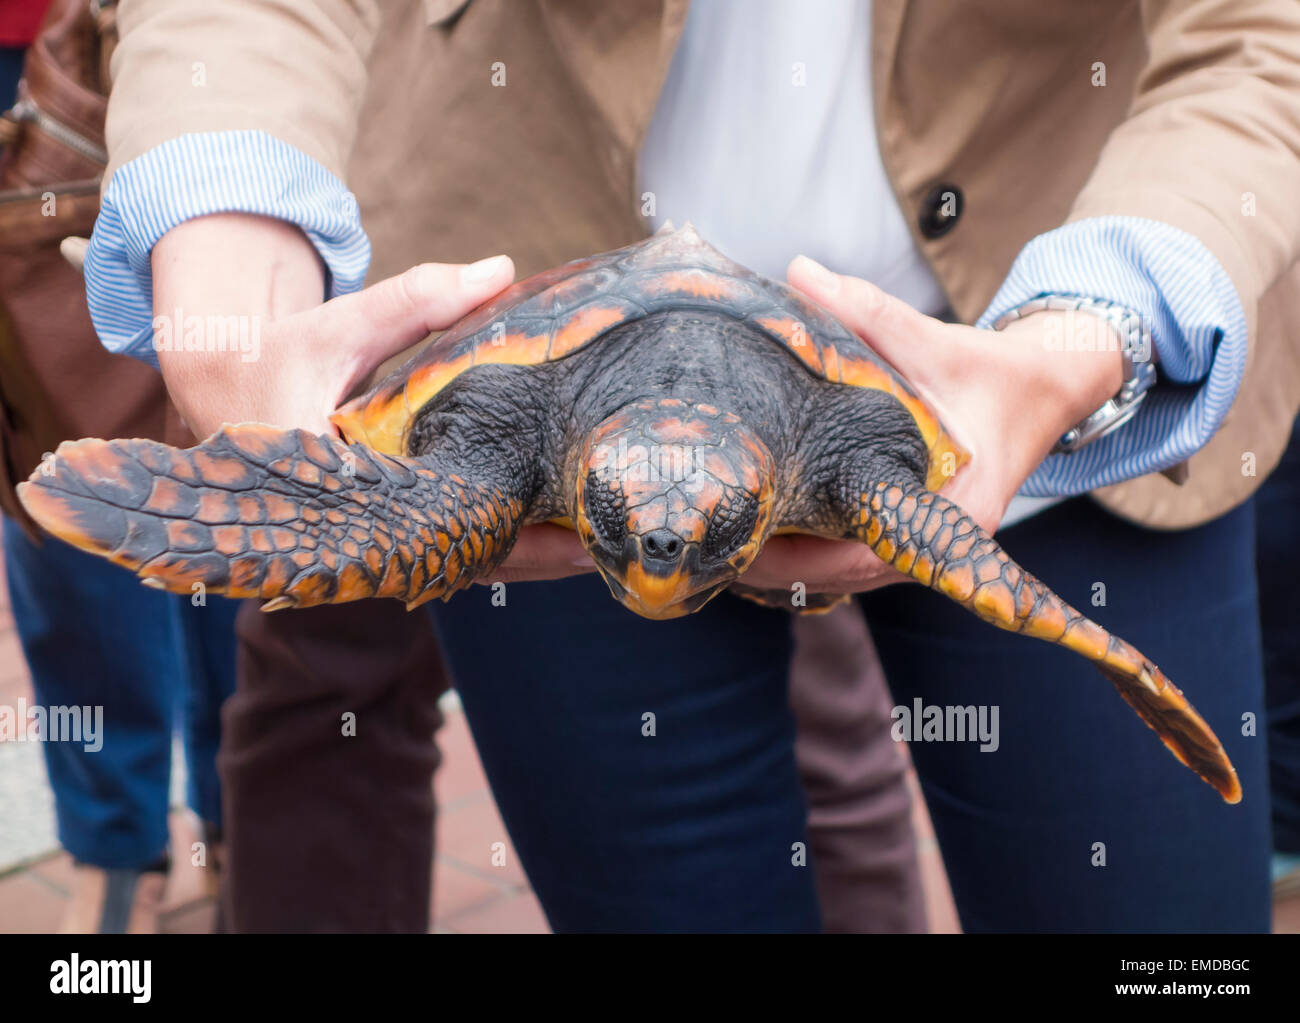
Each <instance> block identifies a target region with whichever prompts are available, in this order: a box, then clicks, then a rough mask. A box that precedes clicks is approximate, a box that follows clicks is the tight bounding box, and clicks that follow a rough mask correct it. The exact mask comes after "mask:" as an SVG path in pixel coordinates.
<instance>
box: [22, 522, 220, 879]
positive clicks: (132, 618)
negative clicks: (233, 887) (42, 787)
mask: <svg viewBox="0 0 1300 1023" xmlns="http://www.w3.org/2000/svg"><path fill="white" fill-rule="evenodd" d="M4 549H5V568H6V570H7V574H8V577H9V592H10V596H11V598H12V602H13V613H14V622H15V624H16V626H17V629H18V635H19V638H20V640H21V641H22V646H23V653H24V654H25V655H26V658H27V663H28V665H29V667H30V668H31V673H32V685H33V688H34V690H35V701H36V703H37V704H38V705H41V706H44V707H50V706H102V707H103V715H102V722H103V724H102V734H101V738H102V741H103V745H102V748H100V749H99V750H98V751H94V752H90V751H87V750H86V749H85V748H84V746H83V744H82V743H73V742H47V743H45V744H44V752H45V762H46V767H47V770H48V771H49V775H50V785H51V787H52V788H53V790H54V805H55V812H56V816H57V818H58V829H59V840H60V842H62V844H63V846H64V848H66V849H67V850H68V851H69V852H70V853H71V854H72V855H73V856H74V857H76V858H77V859H78V860H80V861H82V862H84V863H90V864H94V865H95V866H98V867H105V868H140V867H146V866H149V865H151V864H153V863H155V862H157V861H158V860H159V858H160V857H161V856H162V854H163V852H164V850H165V849H166V847H167V808H168V794H169V779H170V777H171V752H172V735H173V733H174V732H175V731H176V730H177V722H178V721H179V722H181V731H182V734H183V737H184V742H185V749H186V762H187V766H188V772H187V773H188V788H189V792H188V801H189V804H190V806H191V807H193V809H194V811H195V812H196V813H197V814H198V815H199V816H200V817H201V818H202V819H203V820H205V821H208V822H210V823H211V824H214V825H219V824H220V821H221V796H220V789H219V786H218V783H217V775H216V767H215V759H216V753H217V744H218V742H219V740H220V735H221V729H220V708H221V703H222V702H223V701H224V700H225V698H226V697H227V696H228V695H230V693H231V692H232V691H233V690H234V683H235V633H234V620H235V612H236V610H237V609H238V607H239V604H238V602H237V601H231V600H225V599H223V598H221V597H211V596H209V597H207V602H206V606H201V607H196V606H194V605H193V604H192V603H191V599H190V598H189V597H187V596H177V595H173V594H169V593H162V592H159V591H157V590H151V589H147V588H146V587H144V586H141V585H140V583H139V581H138V580H137V579H136V578H135V577H134V576H133V575H132V574H131V573H129V572H127V571H125V570H124V569H121V568H118V567H117V566H115V565H112V564H109V563H108V562H106V561H103V560H102V559H100V558H97V557H92V556H91V555H89V554H84V553H82V552H81V551H79V550H77V549H76V548H74V547H70V546H68V545H67V544H64V543H60V542H58V541H55V540H46V541H45V543H43V544H41V545H39V546H38V545H36V544H34V543H32V542H31V540H29V539H28V538H27V536H26V534H25V533H23V531H22V529H21V528H20V527H19V526H17V525H16V524H15V523H13V522H11V521H9V520H8V519H6V520H5V521H4Z"/></svg>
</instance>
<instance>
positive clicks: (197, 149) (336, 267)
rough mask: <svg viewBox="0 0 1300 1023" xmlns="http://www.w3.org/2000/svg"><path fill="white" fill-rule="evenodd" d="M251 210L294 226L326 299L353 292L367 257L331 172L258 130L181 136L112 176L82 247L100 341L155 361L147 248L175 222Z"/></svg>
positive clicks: (353, 213) (356, 214) (346, 195)
mask: <svg viewBox="0 0 1300 1023" xmlns="http://www.w3.org/2000/svg"><path fill="white" fill-rule="evenodd" d="M210 213H256V214H261V215H263V216H267V217H275V218H277V219H279V220H286V221H289V222H291V223H294V224H297V225H298V226H299V227H301V228H302V229H303V231H304V232H305V233H306V235H307V237H308V238H309V239H310V240H311V243H312V244H313V245H314V246H315V247H316V251H317V252H318V253H320V256H321V259H322V260H324V262H325V266H326V268H327V270H328V272H329V282H328V294H329V296H330V297H333V296H335V295H342V294H345V293H347V292H350V291H356V290H357V289H358V288H360V287H361V284H362V282H363V281H364V280H365V276H366V270H367V268H368V267H369V265H370V241H369V239H368V238H367V237H366V235H365V232H364V231H363V230H362V229H361V211H360V209H359V208H358V206H357V201H356V199H355V198H354V197H353V195H352V193H351V192H349V191H348V189H347V187H346V186H345V185H344V184H343V182H342V181H340V180H339V179H338V178H337V177H335V176H334V175H333V174H331V173H330V172H329V171H327V170H325V168H323V167H322V166H321V165H320V164H319V163H317V162H316V161H315V160H313V159H311V158H310V157H308V156H307V155H305V154H304V153H303V152H301V151H300V150H298V149H295V148H294V147H293V146H291V145H289V144H288V143H286V142H282V141H281V140H280V139H278V138H276V137H274V136H273V135H268V134H267V133H266V132H262V131H227V132H209V133H203V134H194V135H181V136H179V137H177V138H174V139H169V140H168V141H166V142H164V143H162V144H161V145H159V146H156V147H154V148H153V149H151V150H149V151H148V152H147V153H145V154H143V155H142V156H139V157H137V158H136V159H134V160H132V161H131V162H129V163H126V164H123V165H122V166H121V167H119V168H118V169H117V170H116V171H115V172H114V174H113V177H112V180H111V181H110V182H109V185H108V188H107V190H106V191H105V192H104V196H103V201H102V203H101V206H100V213H99V219H98V220H96V221H95V230H94V232H93V234H92V235H91V239H90V248H89V249H88V251H87V252H86V263H85V273H86V299H87V302H88V304H89V306H90V317H91V320H92V321H93V322H94V325H95V330H96V332H97V333H98V334H99V339H100V341H101V342H102V343H103V345H104V347H105V348H107V349H108V350H109V351H111V352H121V353H124V354H126V355H132V356H135V357H136V358H139V359H143V360H144V361H146V362H149V363H151V364H152V365H154V366H157V365H158V355H157V353H156V352H155V351H154V347H153V270H152V267H151V264H150V252H151V251H152V249H153V247H154V245H155V244H157V242H158V239H160V238H161V237H162V236H163V235H164V234H166V233H167V232H168V231H170V230H171V229H172V228H173V227H175V226H176V225H177V224H180V223H183V222H184V221H186V220H192V219H193V218H195V217H201V216H205V215H207V214H210Z"/></svg>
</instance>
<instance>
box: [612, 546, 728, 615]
mask: <svg viewBox="0 0 1300 1023" xmlns="http://www.w3.org/2000/svg"><path fill="white" fill-rule="evenodd" d="M647 547H651V548H653V541H651V543H650V544H649V545H646V544H644V543H643V541H642V539H641V538H639V537H628V539H627V544H626V547H625V549H624V556H623V557H622V558H620V559H619V564H618V565H617V566H613V565H602V564H601V563H600V561H599V560H598V561H597V562H596V566H597V568H598V569H599V570H600V574H601V576H602V577H603V578H604V580H605V583H606V585H607V586H609V591H610V593H612V594H613V595H614V599H615V600H617V601H618V602H619V603H620V604H622V605H623V606H624V607H626V608H628V609H629V610H631V611H635V612H636V613H637V614H639V615H641V617H643V618H653V619H666V618H680V617H682V616H683V615H688V614H691V613H693V612H695V611H698V610H699V609H700V608H702V607H703V606H704V605H705V604H707V603H708V602H709V601H710V600H712V599H713V598H714V597H715V596H717V595H718V594H719V593H721V592H722V591H723V590H724V589H726V588H727V587H728V586H729V585H731V582H732V577H731V575H730V574H728V576H727V577H726V578H723V579H718V578H717V576H716V575H712V578H711V579H710V578H705V579H701V573H700V570H699V551H698V548H697V545H695V544H686V545H685V547H684V549H683V550H681V551H679V552H677V554H676V556H675V557H673V558H671V559H668V558H664V557H662V556H660V557H655V556H654V553H655V552H652V551H651V550H648V549H647Z"/></svg>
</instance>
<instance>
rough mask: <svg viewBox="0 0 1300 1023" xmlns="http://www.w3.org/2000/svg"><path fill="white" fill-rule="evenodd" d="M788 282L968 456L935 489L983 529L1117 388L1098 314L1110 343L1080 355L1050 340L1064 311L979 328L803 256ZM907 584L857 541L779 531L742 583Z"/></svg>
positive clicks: (1114, 348)
mask: <svg viewBox="0 0 1300 1023" xmlns="http://www.w3.org/2000/svg"><path fill="white" fill-rule="evenodd" d="M788 277H789V280H790V283H791V284H792V285H793V286H794V287H796V288H798V289H799V290H800V291H803V292H805V293H806V294H807V295H808V296H809V297H810V298H812V299H813V300H814V301H816V302H818V303H820V304H821V305H823V306H825V307H826V308H827V309H828V310H830V312H832V313H834V314H835V316H837V317H838V318H839V319H840V321H841V322H843V323H844V324H845V325H846V326H848V327H849V328H851V329H852V330H854V331H856V332H857V333H858V335H859V336H860V337H861V338H862V339H863V340H864V341H866V343H867V344H869V345H870V346H871V347H872V348H873V349H875V350H876V351H877V352H879V353H880V355H882V356H883V357H884V358H885V359H886V360H887V361H888V362H889V363H890V364H891V365H892V366H894V368H895V369H897V370H898V371H899V373H901V374H902V375H903V377H904V378H906V379H907V381H908V382H909V383H910V384H911V385H912V387H913V388H914V389H915V390H916V391H917V392H918V393H919V394H920V395H921V397H922V398H923V399H924V400H925V401H926V403H927V404H929V405H930V407H931V408H933V409H934V410H935V411H936V412H937V413H938V414H939V418H940V419H941V420H943V423H944V425H945V427H947V429H948V432H949V433H951V434H952V435H953V437H954V438H955V439H956V440H957V441H958V443H960V444H961V445H962V446H964V447H965V448H966V449H967V450H968V451H970V453H971V460H970V462H969V463H968V464H967V465H966V466H965V467H964V468H963V469H961V470H960V471H959V472H958V473H957V474H956V476H955V477H954V478H953V479H951V480H950V481H949V482H948V483H947V484H946V485H945V486H944V487H943V488H942V492H943V494H944V495H945V496H946V497H948V498H950V499H951V500H953V501H955V502H956V503H957V504H959V505H961V506H962V507H963V508H964V509H965V510H966V511H967V512H968V513H969V514H970V515H971V516H972V517H973V518H974V519H975V520H976V521H977V522H979V524H980V525H981V526H983V527H984V528H985V529H987V530H988V531H989V532H990V533H991V532H993V531H994V530H995V529H996V528H997V525H998V523H999V522H1000V521H1001V519H1002V515H1003V513H1004V512H1005V511H1006V508H1007V504H1008V503H1009V502H1010V501H1011V498H1012V497H1013V496H1015V494H1016V492H1017V491H1018V490H1019V489H1020V487H1021V485H1022V484H1023V483H1024V481H1025V480H1026V479H1027V478H1028V477H1029V474H1030V473H1031V472H1033V471H1034V469H1035V468H1037V466H1038V465H1039V463H1040V462H1041V461H1042V460H1043V458H1044V457H1045V456H1046V455H1047V454H1048V452H1049V451H1050V450H1051V449H1052V447H1053V445H1054V444H1055V443H1056V441H1057V440H1058V439H1059V438H1060V436H1061V435H1062V434H1063V433H1065V431H1066V430H1068V429H1069V428H1070V427H1071V426H1073V425H1074V424H1075V423H1077V422H1079V421H1080V420H1081V419H1083V418H1085V417H1086V416H1088V415H1089V414H1091V413H1092V412H1093V411H1095V410H1096V409H1097V408H1098V407H1099V406H1100V405H1101V404H1102V403H1103V402H1104V401H1105V400H1106V399H1107V398H1110V397H1111V396H1113V395H1114V394H1115V392H1116V391H1118V390H1119V387H1120V384H1121V382H1122V378H1123V360H1122V358H1121V356H1120V353H1119V345H1118V342H1117V339H1116V338H1115V337H1114V335H1113V332H1111V330H1110V328H1109V326H1107V325H1106V324H1105V323H1104V322H1103V321H1102V320H1100V319H1098V318H1090V319H1089V321H1088V324H1089V326H1090V327H1095V329H1096V330H1097V335H1096V336H1098V337H1100V338H1101V339H1103V340H1107V341H1114V342H1115V343H1111V344H1098V345H1097V346H1096V347H1097V348H1098V349H1103V350H1094V351H1075V350H1073V348H1074V346H1065V345H1060V344H1050V343H1049V342H1050V341H1052V340H1053V339H1054V338H1055V339H1056V340H1059V339H1060V338H1063V337H1064V336H1065V334H1064V332H1065V331H1066V330H1068V329H1070V327H1071V326H1072V325H1073V322H1074V321H1072V320H1070V319H1069V314H1066V313H1053V312H1042V313H1035V314H1033V315H1031V316H1027V317H1025V318H1024V319H1021V320H1017V321H1015V322H1014V323H1012V324H1011V325H1010V326H1008V327H1007V328H1006V329H1005V330H1001V331H990V330H977V329H975V328H974V327H967V326H963V325H961V324H950V323H944V322H942V321H940V320H936V319H934V318H933V317H930V316H925V315H924V314H922V313H919V312H917V311H916V310H915V309H913V308H912V307H911V306H909V305H907V304H906V303H905V302H902V301H900V300H899V299H896V298H893V297H892V296H890V295H887V294H886V293H884V292H883V291H881V290H880V289H879V288H877V287H875V286H874V285H872V284H868V283H867V282H866V281H863V280H859V279H858V278H856V277H846V276H842V275H840V274H835V273H832V272H831V271H829V270H827V269H826V268H825V267H823V266H821V265H820V264H818V263H815V262H813V261H812V260H811V259H808V258H807V257H804V256H800V257H798V258H797V259H795V260H794V261H793V262H792V263H791V264H790V269H789V271H788ZM1077 315H1088V314H1077ZM1094 321H1095V322H1094ZM1067 347H1068V348H1070V349H1071V350H1068V351H1067V350H1064V349H1066V348H1067ZM902 578H903V576H902V575H900V574H899V573H898V572H896V571H894V569H892V568H890V567H888V566H886V565H885V564H884V563H883V562H881V561H880V559H879V558H877V557H876V556H875V555H874V554H873V553H872V552H871V551H870V550H869V549H868V548H866V547H865V546H863V545H862V544H859V543H855V542H851V541H838V540H824V539H821V538H818V537H811V536H777V537H773V538H772V539H771V540H770V541H768V544H767V546H766V547H765V548H764V551H763V553H762V554H761V555H760V556H759V558H758V560H757V561H755V562H754V565H753V567H752V568H751V569H750V570H749V571H748V572H746V573H745V580H744V581H745V583H746V584H748V585H750V586H760V587H765V588H774V589H789V588H790V585H791V584H792V583H794V582H801V583H803V584H804V585H805V586H806V587H807V588H808V592H810V593H853V592H858V591H861V590H868V589H874V588H876V587H877V586H883V585H885V584H887V583H891V582H898V581H899V580H901V579H902Z"/></svg>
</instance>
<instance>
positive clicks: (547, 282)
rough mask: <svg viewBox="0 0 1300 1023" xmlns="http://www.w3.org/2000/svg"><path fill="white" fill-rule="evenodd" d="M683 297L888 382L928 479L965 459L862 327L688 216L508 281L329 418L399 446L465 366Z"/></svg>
mask: <svg viewBox="0 0 1300 1023" xmlns="http://www.w3.org/2000/svg"><path fill="white" fill-rule="evenodd" d="M692 308H693V309H707V310H712V311H719V312H724V313H726V314H727V315H729V316H733V317H735V318H736V319H738V320H741V321H744V322H747V323H750V324H753V325H754V326H755V327H757V328H758V329H759V330H761V331H762V332H764V333H765V334H767V336H768V337H770V338H771V339H772V340H773V342H775V343H777V344H780V345H783V346H784V347H785V348H786V349H787V350H788V351H789V352H790V353H791V354H792V355H793V356H795V358H797V359H799V361H800V362H802V363H803V364H804V365H805V366H806V367H807V368H808V369H809V371H811V372H812V373H815V374H816V375H817V376H819V377H822V378H824V379H826V380H830V381H832V382H834V383H840V384H846V385H849V386H852V387H870V388H874V389H876V390H880V391H886V392H888V393H889V394H892V395H893V396H894V397H895V398H897V399H898V400H899V402H901V403H902V405H903V407H904V408H906V409H907V411H908V412H909V413H910V414H911V415H912V418H913V419H914V420H915V421H916V425H917V427H918V428H919V429H920V431H921V436H922V437H923V438H924V440H925V442H926V445H927V446H928V447H929V450H930V467H929V478H928V479H927V486H929V487H930V488H931V489H935V488H937V487H938V486H940V485H941V484H942V483H943V481H944V479H946V478H947V476H949V475H951V474H952V473H953V472H955V471H956V469H957V468H959V467H960V466H961V465H963V464H965V462H966V461H967V460H968V458H969V456H968V455H967V453H966V452H965V450H963V449H962V448H961V446H960V445H958V444H957V443H956V442H955V441H954V440H953V439H952V438H951V437H950V436H949V435H948V433H947V431H946V430H945V429H944V428H943V424H942V423H940V421H939V417H938V416H937V415H936V414H935V413H934V412H933V411H932V410H931V409H930V408H929V407H927V406H926V404H925V403H924V402H923V401H922V400H921V398H920V397H919V396H918V395H917V394H916V392H915V391H913V390H912V388H911V387H910V386H908V384H907V383H906V381H904V380H903V378H902V377H901V376H899V374H898V373H897V372H896V371H895V370H894V368H893V367H892V366H890V365H889V364H888V363H886V362H885V361H884V359H882V358H881V357H880V356H879V355H877V354H876V353H875V352H873V351H872V350H871V349H870V348H869V347H867V345H866V344H865V343H864V342H863V341H862V340H861V338H859V337H858V336H857V335H856V334H854V333H853V332H852V331H851V330H849V329H848V328H847V327H845V326H843V325H842V324H841V323H840V322H839V321H838V320H836V319H835V318H834V317H833V316H831V314H830V313H828V312H826V311H825V310H823V309H821V308H820V307H818V306H817V305H816V304H815V303H813V302H811V301H810V300H809V299H807V298H805V297H804V296H803V295H801V294H800V293H799V292H797V291H795V290H794V289H793V288H790V287H788V286H787V285H785V284H781V283H779V282H777V281H773V280H769V279H767V278H765V277H762V276H760V275H758V274H756V273H754V272H753V271H752V270H748V269H746V268H745V267H743V266H741V265H740V264H738V263H736V262H733V261H732V260H730V259H728V258H727V257H726V256H724V255H723V254H722V253H721V252H719V251H718V250H717V249H715V248H714V247H713V246H711V245H709V244H708V243H707V242H705V241H704V240H703V239H702V238H700V236H699V235H698V234H697V233H696V231H695V229H694V228H693V227H691V226H690V225H689V224H687V225H686V226H685V227H682V228H681V229H679V230H672V229H671V228H665V229H663V230H661V231H659V233H657V234H655V235H654V236H653V237H650V238H647V239H645V240H644V241H641V242H637V243H636V244H635V245H628V246H626V247H624V248H621V249H615V250H614V251H612V252H606V253H602V254H600V255H597V256H591V257H589V258H587V259H579V260H575V261H574V262H572V263H566V264H565V265H563V266H560V267H556V268H555V269H553V270H547V271H545V272H543V273H539V274H535V275H534V276H532V277H529V278H527V279H526V280H523V281H520V282H519V283H518V284H515V285H513V286H512V287H510V288H507V289H506V290H505V291H503V292H502V293H501V294H500V295H499V296H498V297H497V298H496V299H494V300H493V301H491V302H489V303H487V304H485V305H483V306H480V307H479V308H478V309H476V310H475V311H474V312H472V313H470V314H469V315H468V316H467V317H465V318H464V319H463V320H461V321H460V322H459V323H457V324H455V325H454V326H453V327H451V328H450V329H449V330H447V331H445V332H444V333H442V334H441V335H439V336H438V337H437V338H436V339H435V340H434V341H433V342H432V343H430V344H429V345H428V346H426V347H425V348H424V349H423V350H422V351H420V352H419V353H417V354H416V355H415V356H414V357H413V358H412V359H411V360H410V361H409V362H407V363H406V364H405V365H404V366H402V367H400V368H399V369H397V370H395V371H394V372H393V373H391V374H390V375H389V376H388V377H387V378H385V379H384V380H383V381H381V382H380V383H379V384H377V385H376V386H375V387H374V388H372V389H371V390H370V391H369V392H367V393H366V394H363V395H361V396H360V397H358V398H356V399H354V400H352V401H350V402H348V403H347V404H346V405H344V406H342V407H341V408H340V409H339V410H338V411H337V412H335V413H334V415H333V416H332V417H331V419H332V420H333V422H334V423H335V425H337V426H338V427H339V428H340V429H341V430H342V431H343V434H344V436H345V437H346V438H347V439H348V440H349V441H353V442H361V443H365V444H368V445H369V446H370V447H372V448H375V449H377V450H379V451H382V452H384V453H385V454H390V455H397V454H405V453H406V437H407V432H408V430H409V428H410V425H411V423H412V422H413V421H414V419H415V416H416V413H418V412H419V411H420V409H422V408H423V407H424V406H425V405H426V404H427V403H428V402H429V400H430V399H432V398H433V397H434V395H436V394H437V393H438V392H439V391H441V390H442V389H443V388H444V387H446V386H447V384H448V383H450V382H451V381H452V380H454V379H455V378H456V377H457V376H459V375H460V374H461V373H463V372H464V371H465V370H467V369H469V368H470V367H471V366H483V365H489V364H492V363H497V364H509V365H521V366H533V365H538V364H540V363H543V362H551V361H553V360H556V359H563V358H566V357H567V356H570V355H572V354H573V353H574V352H577V351H580V350H582V349H583V348H585V347H586V346H587V345H589V344H591V343H592V342H593V341H595V340H596V339H597V338H599V337H601V336H602V335H603V334H605V333H607V332H608V331H610V330H612V329H613V328H614V327H617V326H620V325H621V324H624V323H630V322H631V321H633V320H637V319H640V318H641V317H644V316H650V315H652V314H654V313H658V312H665V311H668V310H674V309H692ZM945 456H951V457H950V458H946V457H945Z"/></svg>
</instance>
